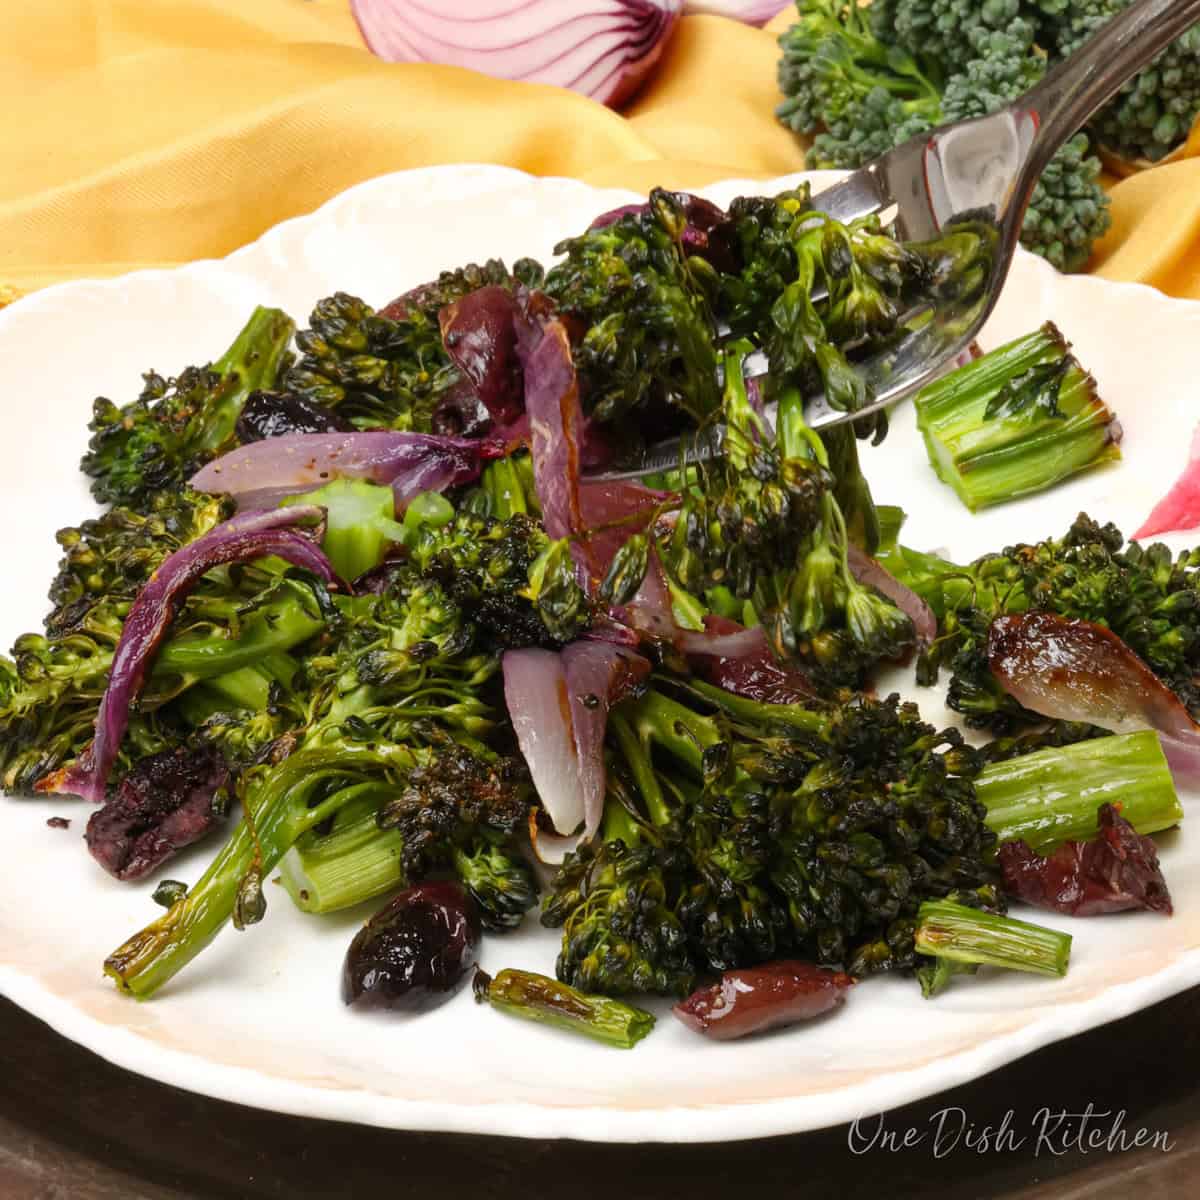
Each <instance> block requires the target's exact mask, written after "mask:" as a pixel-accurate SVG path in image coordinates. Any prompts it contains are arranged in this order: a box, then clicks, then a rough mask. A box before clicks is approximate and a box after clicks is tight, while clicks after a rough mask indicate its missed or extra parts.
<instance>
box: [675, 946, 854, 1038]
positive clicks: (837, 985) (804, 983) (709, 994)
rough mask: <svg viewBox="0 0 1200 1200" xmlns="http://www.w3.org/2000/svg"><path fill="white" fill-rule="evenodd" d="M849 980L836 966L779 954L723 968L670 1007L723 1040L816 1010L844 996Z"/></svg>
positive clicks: (804, 1018)
mask: <svg viewBox="0 0 1200 1200" xmlns="http://www.w3.org/2000/svg"><path fill="white" fill-rule="evenodd" d="M853 983H854V980H853V979H852V978H851V977H850V976H849V975H846V974H844V973H843V972H841V971H831V970H829V969H828V968H826V967H817V966H814V965H813V964H812V963H806V962H797V961H794V960H784V961H780V962H769V963H764V964H763V965H762V966H761V967H743V968H741V969H740V970H736V971H726V972H725V974H724V975H722V976H721V982H720V983H715V984H713V985H712V986H711V987H702V988H699V989H697V990H696V991H694V992H693V993H692V994H691V995H690V996H689V997H688V998H687V999H686V1000H681V1001H680V1002H679V1003H678V1004H676V1005H675V1007H674V1008H673V1009H672V1010H671V1011H672V1012H674V1014H675V1015H676V1016H677V1017H678V1018H679V1019H680V1020H681V1021H682V1022H683V1023H684V1024H685V1025H686V1026H687V1027H688V1028H689V1029H694V1030H695V1031H696V1032H697V1033H703V1034H706V1035H707V1036H708V1037H710V1038H717V1039H719V1040H721V1041H727V1040H729V1039H731V1038H740V1037H745V1036H746V1035H747V1034H750V1033H761V1032H762V1031H763V1030H764V1029H775V1028H777V1027H778V1026H780V1025H793V1024H795V1023H796V1022H797V1021H807V1020H808V1019H809V1018H810V1017H817V1016H820V1015H821V1013H824V1012H828V1011H829V1010H830V1009H831V1008H836V1007H837V1006H838V1005H839V1004H841V1003H842V1002H843V1001H844V1000H845V999H846V992H847V990H848V989H849V988H850V987H851V985H852V984H853Z"/></svg>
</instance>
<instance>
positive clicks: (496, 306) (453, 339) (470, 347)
mask: <svg viewBox="0 0 1200 1200" xmlns="http://www.w3.org/2000/svg"><path fill="white" fill-rule="evenodd" d="M517 314H518V307H517V300H516V298H515V297H514V296H513V294H512V292H510V291H509V290H508V289H507V288H502V287H500V286H498V285H496V284H489V285H488V286H487V287H481V288H476V289H475V291H473V292H468V293H467V294H466V295H465V296H463V297H462V298H461V299H460V300H456V301H454V303H453V304H447V305H446V307H445V308H443V309H442V310H441V312H439V313H438V323H439V324H440V326H441V330H442V342H443V344H444V345H445V347H446V353H447V354H448V355H449V356H450V360H451V361H452V362H453V363H454V365H455V366H456V367H457V368H458V369H459V371H460V372H462V374H463V376H464V377H465V378H466V379H467V380H468V381H469V382H470V385H471V388H472V389H473V391H474V393H475V396H476V397H477V398H478V400H479V403H481V404H482V405H483V406H484V408H486V409H487V411H488V414H489V416H491V418H492V420H493V421H495V422H496V423H497V424H499V425H507V424H510V423H511V422H513V421H515V420H517V418H518V417H520V415H521V413H522V411H523V410H524V407H525V405H524V401H523V399H522V397H521V368H520V363H518V361H517V329H516V319H517Z"/></svg>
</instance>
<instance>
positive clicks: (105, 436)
mask: <svg viewBox="0 0 1200 1200" xmlns="http://www.w3.org/2000/svg"><path fill="white" fill-rule="evenodd" d="M294 331H295V326H294V325H293V324H292V321H291V318H290V317H288V316H287V315H286V314H285V313H282V312H280V311H279V310H278V309H275V308H257V309H255V310H254V314H253V315H252V316H251V318H250V320H249V321H248V322H247V324H246V326H245V328H244V329H243V330H242V331H241V333H240V334H238V336H237V339H236V340H235V341H234V343H233V345H232V346H230V347H229V349H228V350H227V351H226V352H225V354H224V355H223V356H222V357H221V358H219V359H217V361H216V362H214V363H212V364H211V365H209V366H206V367H188V369H187V370H186V371H182V372H181V373H180V374H179V375H178V376H176V377H175V378H173V379H164V378H163V377H162V376H161V375H157V374H155V373H154V372H151V373H150V374H148V375H146V376H145V387H144V389H143V391H142V394H141V396H139V397H138V399H137V400H135V401H133V402H132V403H131V404H126V405H125V406H124V407H122V408H118V407H117V406H116V405H115V404H114V403H113V402H112V401H111V400H106V399H104V397H100V398H99V399H97V400H96V402H95V405H94V407H93V413H92V420H91V424H90V425H89V428H90V429H91V431H92V437H91V440H90V441H89V443H88V449H87V452H86V453H85V454H84V456H83V459H82V461H81V462H80V468H81V469H82V471H83V473H84V474H85V475H89V476H90V477H91V480H92V495H94V496H95V497H96V499H97V500H99V501H100V502H101V503H102V504H127V505H132V506H134V507H137V506H140V505H144V504H148V503H150V502H151V500H152V499H153V497H154V496H155V495H156V494H157V493H160V492H164V491H171V490H177V489H179V488H181V487H182V486H183V485H184V484H185V483H186V482H187V481H188V479H189V478H190V477H191V476H192V475H193V474H194V473H195V472H196V471H198V470H199V469H200V468H201V467H202V466H204V464H205V463H206V462H208V461H209V460H210V459H213V458H215V457H216V456H217V455H218V454H221V453H223V452H224V451H226V450H228V449H231V448H232V447H233V446H234V445H236V444H237V441H236V434H235V427H236V425H237V419H238V416H239V415H240V414H241V411H242V405H243V404H244V403H245V401H246V398H247V397H248V396H249V395H250V393H251V392H253V391H255V390H256V389H259V388H269V387H272V386H273V385H274V383H275V379H276V376H277V374H278V373H279V370H280V368H281V367H282V365H283V363H284V360H285V357H286V355H287V353H288V346H289V345H290V343H291V340H292V334H293V332H294Z"/></svg>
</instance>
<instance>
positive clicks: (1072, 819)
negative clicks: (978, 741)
mask: <svg viewBox="0 0 1200 1200" xmlns="http://www.w3.org/2000/svg"><path fill="white" fill-rule="evenodd" d="M975 794H976V796H978V798H979V799H980V800H981V801H982V802H983V804H984V805H985V806H986V808H987V817H986V818H985V819H986V822H987V825H988V828H989V829H991V830H992V831H993V832H994V833H995V834H996V836H997V837H998V838H999V840H1000V841H1001V842H1011V841H1015V840H1016V839H1018V838H1019V839H1020V840H1021V841H1024V842H1027V843H1028V844H1029V846H1030V847H1032V848H1033V849H1034V850H1041V851H1045V850H1049V849H1051V848H1053V847H1054V846H1057V845H1059V844H1060V843H1062V842H1066V841H1086V840H1087V839H1088V838H1090V837H1094V836H1095V834H1096V831H1097V828H1098V826H1097V823H1096V812H1097V810H1098V808H1099V806H1100V805H1101V804H1106V803H1107V804H1116V805H1118V806H1119V807H1120V809H1121V816H1123V817H1124V818H1125V819H1126V820H1127V821H1128V822H1129V823H1130V824H1131V825H1132V826H1133V827H1134V829H1136V830H1137V831H1138V833H1142V834H1148V833H1156V832H1157V831H1158V830H1160V829H1169V828H1170V827H1171V826H1173V825H1177V824H1178V823H1179V822H1180V821H1181V820H1182V819H1183V806H1182V805H1181V804H1180V802H1179V797H1178V795H1177V794H1176V792H1175V784H1174V782H1173V780H1172V779H1171V771H1170V769H1169V767H1168V766H1167V760H1166V756H1165V755H1164V754H1163V751H1162V746H1161V744H1160V743H1159V740H1158V734H1156V733H1154V732H1153V731H1151V730H1145V731H1143V732H1139V733H1122V734H1115V735H1113V736H1112V737H1101V738H1094V739H1092V740H1091V741H1086V742H1075V743H1073V744H1072V745H1069V746H1057V747H1051V748H1049V749H1046V750H1038V751H1035V752H1034V753H1033V754H1024V755H1022V756H1021V757H1020V758H1013V759H1009V760H1007V761H1005V762H998V763H989V764H988V765H987V766H985V767H984V768H983V770H982V771H981V772H980V773H979V775H978V776H977V777H976V779H975Z"/></svg>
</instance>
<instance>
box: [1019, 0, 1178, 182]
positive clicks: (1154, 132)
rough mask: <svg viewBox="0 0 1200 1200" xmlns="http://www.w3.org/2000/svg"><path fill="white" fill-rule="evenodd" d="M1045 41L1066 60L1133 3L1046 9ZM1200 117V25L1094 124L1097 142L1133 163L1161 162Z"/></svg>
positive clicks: (1085, 0) (1078, 2) (1085, 2)
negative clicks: (1141, 161) (1144, 161)
mask: <svg viewBox="0 0 1200 1200" xmlns="http://www.w3.org/2000/svg"><path fill="white" fill-rule="evenodd" d="M1039 7H1040V8H1042V9H1043V11H1044V18H1043V24H1042V35H1041V36H1042V39H1043V40H1044V41H1045V43H1046V44H1047V45H1048V46H1051V47H1053V50H1054V53H1055V54H1056V56H1058V57H1062V58H1065V57H1066V56H1067V55H1069V54H1071V53H1073V52H1074V51H1075V50H1076V49H1078V48H1079V47H1080V46H1081V45H1083V43H1084V42H1086V41H1087V40H1088V38H1090V37H1091V36H1092V35H1093V34H1094V33H1096V32H1097V31H1098V30H1099V29H1100V28H1101V27H1102V26H1103V25H1105V24H1106V23H1107V22H1109V21H1110V20H1112V18H1113V17H1115V16H1116V15H1117V14H1118V13H1119V12H1121V11H1122V10H1123V9H1125V8H1127V7H1128V0H1071V2H1070V3H1067V4H1054V3H1043V4H1041V5H1039ZM1198 115H1200V25H1196V26H1193V27H1192V28H1191V29H1189V30H1188V31H1187V32H1186V33H1185V34H1183V35H1182V36H1181V37H1179V38H1178V39H1176V40H1175V41H1174V42H1172V43H1171V45H1170V46H1168V47H1167V49H1166V50H1164V51H1163V52H1162V53H1161V54H1160V55H1159V56H1158V57H1157V58H1156V59H1155V60H1154V61H1153V62H1152V63H1151V64H1150V66H1148V67H1147V68H1146V69H1145V70H1143V71H1142V72H1141V73H1140V74H1138V75H1136V76H1135V77H1134V78H1133V79H1131V80H1130V81H1129V82H1128V83H1127V84H1126V85H1125V86H1124V87H1123V88H1122V89H1121V90H1120V92H1118V93H1117V95H1116V97H1115V98H1114V99H1112V100H1111V101H1109V103H1108V104H1107V105H1105V107H1104V108H1102V109H1101V110H1100V112H1099V113H1098V114H1097V115H1096V116H1095V117H1094V118H1093V119H1092V121H1091V122H1090V124H1089V126H1088V128H1089V131H1090V132H1091V134H1092V135H1093V136H1094V137H1095V139H1096V140H1097V141H1098V142H1099V143H1100V144H1101V145H1102V146H1104V147H1105V149H1107V150H1110V151H1112V152H1113V153H1114V154H1116V155H1118V156H1119V157H1121V158H1124V159H1126V160H1129V161H1136V160H1146V161H1149V162H1157V161H1158V160H1159V159H1161V158H1163V157H1165V156H1166V155H1167V154H1169V153H1170V152H1171V151H1172V150H1174V149H1175V148H1176V147H1178V146H1179V145H1181V144H1182V143H1183V142H1184V141H1185V139H1186V138H1187V136H1188V134H1189V132H1190V131H1191V128H1192V125H1193V123H1194V122H1195V120H1196V117H1197V116H1198Z"/></svg>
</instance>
